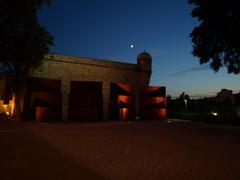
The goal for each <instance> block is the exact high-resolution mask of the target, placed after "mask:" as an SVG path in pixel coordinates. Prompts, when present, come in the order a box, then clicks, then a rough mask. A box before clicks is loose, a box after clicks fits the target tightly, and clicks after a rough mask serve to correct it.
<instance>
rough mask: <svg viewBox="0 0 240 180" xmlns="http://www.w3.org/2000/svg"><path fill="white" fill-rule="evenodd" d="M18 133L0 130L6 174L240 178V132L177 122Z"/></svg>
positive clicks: (33, 128) (28, 128)
mask: <svg viewBox="0 0 240 180" xmlns="http://www.w3.org/2000/svg"><path fill="white" fill-rule="evenodd" d="M0 124H1V123H0ZM12 128H13V127H12ZM3 129H4V128H3ZM5 129H6V127H5ZM11 130H12V129H11V128H10V131H11ZM15 130H16V131H17V132H10V131H9V132H4V131H5V130H1V128H0V142H1V144H0V171H2V170H4V174H11V172H12V173H15V171H17V172H18V171H19V170H17V169H18V168H19V169H21V168H23V170H24V167H26V166H28V167H29V168H30V169H31V171H32V173H30V175H31V174H32V176H36V177H38V176H43V174H44V173H42V172H45V171H46V172H47V174H50V175H49V177H50V176H52V177H54V176H59V177H61V178H62V179H94V178H95V179H101V177H104V178H106V179H110V180H111V179H116V180H118V179H119V180H120V179H121V180H127V179H129V180H130V179H131V180H135V179H136V180H141V179H142V180H159V179H161V180H188V179H191V180H192V179H194V180H226V179H227V180H235V179H236V180H239V179H240V165H239V163H240V128H239V127H230V126H216V125H206V124H201V123H191V122H180V121H172V122H170V123H167V122H101V123H84V124H80V123H79V124H76V123H72V124H71V123H59V124H47V123H37V124H36V123H23V124H21V125H20V126H17V129H15ZM14 134H15V135H14ZM16 135H17V136H16ZM3 137H5V138H3ZM2 141H3V142H4V143H2ZM28 141H29V142H30V144H29V143H28ZM15 148H17V149H15ZM18 148H23V150H25V151H26V152H22V151H23V150H21V151H20V150H19V149H18ZM9 150H10V152H9ZM4 153H5V154H7V155H8V154H9V155H8V156H3V154H4ZM10 155H11V156H10ZM19 155H20V156H19ZM19 157H21V158H19ZM29 158H30V160H31V163H33V165H34V166H32V165H31V166H30V165H29V164H28V161H27V162H25V161H26V160H25V159H27V160H28V159H29ZM13 162H15V164H14V163H13ZM12 166H13V167H12ZM52 166H53V167H52ZM85 170H86V171H85ZM20 172H21V171H20ZM28 172H29V171H27V170H26V169H25V170H24V173H22V172H21V173H20V175H25V176H27V173H28ZM93 172H94V173H93ZM72 173H75V175H74V176H75V177H80V176H81V175H84V176H85V178H71V177H70V178H68V177H67V175H71V174H72ZM1 174H2V172H1ZM64 175H65V176H64ZM91 175H92V176H91ZM72 176H73V175H72ZM5 177H6V176H5ZM1 179H2V178H1ZM5 179H7V178H5ZM35 179H36V178H35ZM39 179H44V178H39ZM52 179H56V178H52ZM57 179H58V178H57Z"/></svg>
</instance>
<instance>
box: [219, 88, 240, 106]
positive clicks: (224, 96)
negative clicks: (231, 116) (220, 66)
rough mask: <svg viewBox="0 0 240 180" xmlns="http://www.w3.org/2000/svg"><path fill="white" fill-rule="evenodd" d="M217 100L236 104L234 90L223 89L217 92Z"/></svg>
mask: <svg viewBox="0 0 240 180" xmlns="http://www.w3.org/2000/svg"><path fill="white" fill-rule="evenodd" d="M216 100H217V101H218V102H228V103H231V104H234V102H235V97H234V95H233V91H232V90H228V89H221V91H220V92H218V93H217V97H216Z"/></svg>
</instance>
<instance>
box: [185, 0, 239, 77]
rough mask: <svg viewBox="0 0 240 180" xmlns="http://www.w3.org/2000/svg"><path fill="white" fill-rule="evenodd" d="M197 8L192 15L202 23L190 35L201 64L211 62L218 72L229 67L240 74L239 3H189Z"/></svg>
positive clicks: (202, 0) (198, 0)
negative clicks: (224, 67) (221, 68)
mask: <svg viewBox="0 0 240 180" xmlns="http://www.w3.org/2000/svg"><path fill="white" fill-rule="evenodd" d="M188 2H189V3H190V4H193V5H195V8H194V9H193V11H192V16H193V17H197V18H198V20H199V21H200V24H199V26H197V27H195V28H194V29H193V31H192V33H191V34H190V37H191V38H192V42H193V55H194V56H196V57H198V58H199V59H200V63H201V64H203V63H208V62H210V66H211V68H212V69H213V70H214V71H215V72H217V71H218V70H219V68H220V67H222V66H226V67H227V68H228V72H229V73H235V74H238V73H240V43H239V42H240V33H239V32H240V8H239V2H238V1H236V0H221V1H217V0H189V1H188Z"/></svg>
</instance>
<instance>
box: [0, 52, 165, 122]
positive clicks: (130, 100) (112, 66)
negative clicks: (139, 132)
mask: <svg viewBox="0 0 240 180" xmlns="http://www.w3.org/2000/svg"><path fill="white" fill-rule="evenodd" d="M151 65H152V58H151V56H150V54H148V53H146V52H143V53H141V54H139V55H138V56H137V63H136V64H130V63H123V62H116V61H107V60H100V59H92V58H82V57H75V56H66V55H60V54H49V55H47V56H46V57H45V59H44V60H43V63H42V66H41V67H40V68H38V69H35V70H33V71H32V72H30V76H29V78H28V82H27V85H26V88H25V93H24V95H23V103H22V112H23V117H24V119H26V120H36V121H53V120H60V119H62V120H84V121H85V120H108V119H123V120H128V119H165V116H166V100H165V87H158V86H149V81H150V77H151V72H152V70H151ZM2 89H3V88H2ZM2 92H4V91H3V90H2ZM2 94H4V93H2ZM5 94H6V89H5ZM13 97H14V96H13ZM1 99H2V101H0V111H2V112H4V107H3V104H4V103H5V104H6V105H7V106H9V107H5V109H8V111H7V110H5V112H7V113H8V114H9V113H10V111H11V112H12V113H10V114H12V115H14V111H13V107H12V108H11V106H13V105H12V104H14V103H13V101H14V99H12V97H9V98H8V97H6V96H4V95H2V96H1ZM8 102H10V103H9V104H7V103H8ZM1 105H2V106H1ZM6 105H5V106H6Z"/></svg>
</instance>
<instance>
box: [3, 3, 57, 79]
mask: <svg viewBox="0 0 240 180" xmlns="http://www.w3.org/2000/svg"><path fill="white" fill-rule="evenodd" d="M49 2H50V1H49V0H0V66H1V70H2V71H3V72H1V73H4V74H5V75H6V74H8V75H11V76H12V77H17V79H18V80H19V79H24V78H25V77H26V74H27V71H28V69H29V68H34V67H37V66H39V65H40V64H41V61H42V59H43V57H44V55H45V54H46V53H48V51H49V45H51V44H52V42H53V37H52V36H51V35H50V34H49V33H48V31H47V30H46V29H45V28H44V27H42V26H41V25H40V24H39V22H38V18H37V11H38V9H39V8H40V7H41V6H42V5H43V4H48V3H49Z"/></svg>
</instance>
